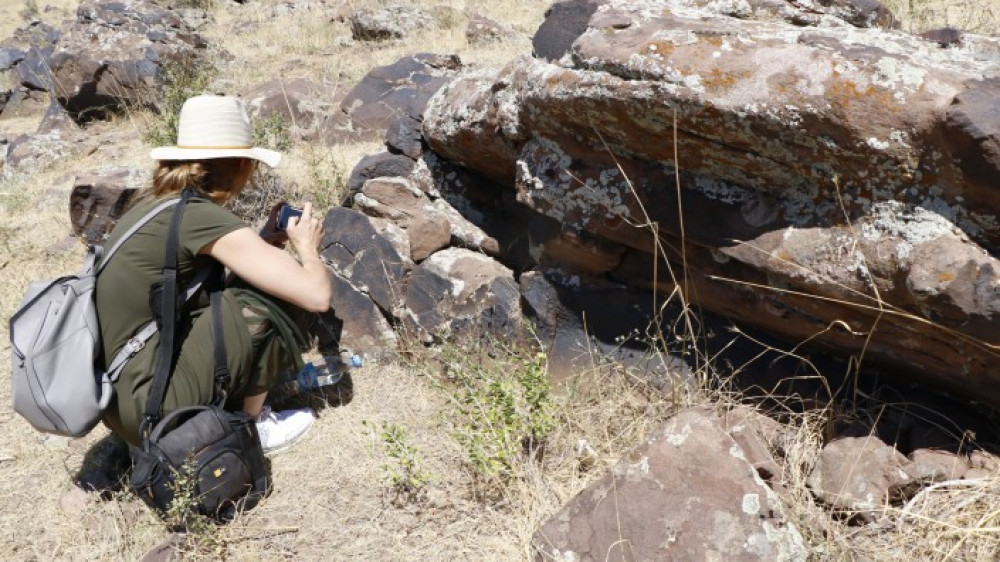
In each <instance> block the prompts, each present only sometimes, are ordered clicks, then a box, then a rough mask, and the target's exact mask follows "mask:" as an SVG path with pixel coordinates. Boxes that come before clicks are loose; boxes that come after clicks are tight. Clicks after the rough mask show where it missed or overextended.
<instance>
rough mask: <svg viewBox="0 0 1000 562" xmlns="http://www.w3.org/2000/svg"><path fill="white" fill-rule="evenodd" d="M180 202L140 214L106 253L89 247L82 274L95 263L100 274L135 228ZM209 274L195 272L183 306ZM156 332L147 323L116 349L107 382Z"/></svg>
mask: <svg viewBox="0 0 1000 562" xmlns="http://www.w3.org/2000/svg"><path fill="white" fill-rule="evenodd" d="M180 202H181V198H176V199H170V200H167V201H164V202H162V203H160V204H159V205H157V206H156V207H154V208H153V209H152V210H151V211H149V212H148V213H146V214H145V215H143V216H142V218H140V219H139V220H138V221H136V222H135V224H133V225H132V226H131V227H130V228H129V229H128V230H127V231H126V232H125V234H123V235H122V236H121V238H119V239H118V241H117V242H115V245H114V246H112V247H111V249H110V250H108V251H107V252H106V253H105V252H104V251H103V248H102V246H101V245H100V244H94V245H92V246H90V251H89V252H88V253H87V261H86V264H85V266H84V267H85V268H86V269H85V271H92V270H93V269H92V268H93V265H94V264H95V263H99V264H100V265H99V266H98V267H97V271H95V272H94V274H95V275H96V274H97V273H100V271H101V270H103V269H104V266H106V265H108V262H110V261H111V258H112V256H114V254H115V252H117V251H118V249H119V248H121V246H122V244H124V243H125V241H127V240H128V239H129V238H131V237H132V235H133V234H135V233H136V232H138V231H139V229H141V228H142V227H143V226H145V225H146V223H148V222H149V221H151V220H153V218H154V217H156V216H157V215H159V214H160V213H161V212H163V211H164V210H166V209H169V208H170V207H173V206H174V205H177V204H178V203H180ZM174 259H175V260H176V254H175V255H174ZM212 271H213V268H210V267H209V268H205V269H203V270H201V271H199V272H198V273H197V274H196V275H195V276H194V279H192V280H191V283H190V284H189V285H188V287H187V289H185V291H184V300H183V302H184V303H187V302H188V301H190V300H191V299H192V298H193V297H194V295H195V294H196V293H197V292H198V291H199V290H201V287H202V285H204V284H205V281H207V280H208V276H209V275H211V273H212ZM157 331H158V327H157V325H156V322H155V321H152V320H151V321H150V322H149V323H148V324H146V325H145V326H143V327H142V328H141V329H140V330H139V331H138V332H136V334H135V335H134V336H132V337H131V338H129V340H128V341H127V342H125V345H123V346H122V348H121V349H119V350H118V353H116V354H115V357H114V359H112V360H111V363H109V364H108V368H107V371H106V373H107V376H108V379H109V380H110V381H111V382H115V381H117V380H118V376H119V375H120V374H121V371H122V369H124V368H125V365H126V364H127V363H128V362H129V361H130V360H131V359H132V358H133V357H135V355H136V354H137V353H139V352H140V351H142V349H143V348H144V347H145V346H146V342H148V341H149V338H151V337H153V334H155V333H156V332H157Z"/></svg>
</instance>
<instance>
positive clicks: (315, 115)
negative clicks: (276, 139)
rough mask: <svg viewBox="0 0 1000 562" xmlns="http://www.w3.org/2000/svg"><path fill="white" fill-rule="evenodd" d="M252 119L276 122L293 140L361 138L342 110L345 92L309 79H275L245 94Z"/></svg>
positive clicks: (319, 140) (317, 140)
mask: <svg viewBox="0 0 1000 562" xmlns="http://www.w3.org/2000/svg"><path fill="white" fill-rule="evenodd" d="M242 97H243V99H244V100H245V102H246V104H247V110H248V113H250V116H251V118H252V119H255V120H263V121H264V122H272V123H275V125H276V126H280V128H281V129H282V130H283V131H286V132H287V133H288V134H289V136H290V137H291V138H292V139H297V140H304V141H309V142H323V143H326V144H333V143H334V142H343V141H346V140H348V139H354V140H358V139H360V138H363V135H358V134H357V133H355V132H354V131H352V130H351V127H350V119H348V117H347V115H345V114H344V112H343V111H341V110H340V101H341V98H343V92H339V91H338V88H337V87H336V86H328V85H324V84H320V83H317V82H315V81H313V80H310V79H307V78H297V79H294V80H283V79H280V78H279V79H274V80H269V81H267V82H264V83H262V84H258V85H256V86H254V87H253V88H251V89H249V90H248V91H247V92H245V93H244V94H243V96H242Z"/></svg>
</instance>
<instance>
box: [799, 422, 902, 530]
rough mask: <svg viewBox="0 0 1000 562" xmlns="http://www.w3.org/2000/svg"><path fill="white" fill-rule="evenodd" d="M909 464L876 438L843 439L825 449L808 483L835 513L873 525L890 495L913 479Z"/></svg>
mask: <svg viewBox="0 0 1000 562" xmlns="http://www.w3.org/2000/svg"><path fill="white" fill-rule="evenodd" d="M908 464H909V461H908V460H907V458H906V457H905V456H903V454H902V453H900V452H899V451H897V450H896V449H894V448H893V447H890V446H889V445H886V444H885V443H883V442H882V441H881V440H880V439H879V438H878V437H876V436H874V435H866V436H862V437H842V438H837V439H834V440H833V441H830V442H829V443H827V444H826V446H824V447H823V450H822V451H821V452H820V456H819V459H818V460H817V461H816V465H815V466H814V467H813V470H812V472H811V473H810V474H809V478H808V480H807V483H808V485H809V488H811V489H812V491H813V494H815V495H816V497H818V498H819V499H820V500H822V501H823V502H824V503H826V504H828V505H830V506H831V507H832V508H833V509H836V510H840V511H844V512H847V513H848V514H850V515H852V516H858V517H860V518H862V519H863V520H865V521H873V520H874V519H875V518H876V516H877V513H878V510H880V509H881V508H882V507H883V506H885V505H886V504H887V503H888V502H889V495H890V491H892V490H895V489H898V488H901V487H904V486H905V485H907V484H908V483H909V482H910V481H911V480H912V476H911V475H910V474H909V473H908V472H906V471H905V470H904V467H906V466H907V465H908Z"/></svg>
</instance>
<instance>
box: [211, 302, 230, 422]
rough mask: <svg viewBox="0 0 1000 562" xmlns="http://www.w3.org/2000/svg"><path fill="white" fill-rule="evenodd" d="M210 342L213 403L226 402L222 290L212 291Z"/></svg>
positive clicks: (226, 374)
mask: <svg viewBox="0 0 1000 562" xmlns="http://www.w3.org/2000/svg"><path fill="white" fill-rule="evenodd" d="M211 300H212V342H213V343H214V344H215V405H216V406H219V407H222V406H223V405H225V403H226V381H228V380H229V361H228V359H227V357H226V340H225V335H224V334H223V333H222V291H212V295H211Z"/></svg>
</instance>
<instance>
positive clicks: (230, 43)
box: [0, 0, 1000, 560]
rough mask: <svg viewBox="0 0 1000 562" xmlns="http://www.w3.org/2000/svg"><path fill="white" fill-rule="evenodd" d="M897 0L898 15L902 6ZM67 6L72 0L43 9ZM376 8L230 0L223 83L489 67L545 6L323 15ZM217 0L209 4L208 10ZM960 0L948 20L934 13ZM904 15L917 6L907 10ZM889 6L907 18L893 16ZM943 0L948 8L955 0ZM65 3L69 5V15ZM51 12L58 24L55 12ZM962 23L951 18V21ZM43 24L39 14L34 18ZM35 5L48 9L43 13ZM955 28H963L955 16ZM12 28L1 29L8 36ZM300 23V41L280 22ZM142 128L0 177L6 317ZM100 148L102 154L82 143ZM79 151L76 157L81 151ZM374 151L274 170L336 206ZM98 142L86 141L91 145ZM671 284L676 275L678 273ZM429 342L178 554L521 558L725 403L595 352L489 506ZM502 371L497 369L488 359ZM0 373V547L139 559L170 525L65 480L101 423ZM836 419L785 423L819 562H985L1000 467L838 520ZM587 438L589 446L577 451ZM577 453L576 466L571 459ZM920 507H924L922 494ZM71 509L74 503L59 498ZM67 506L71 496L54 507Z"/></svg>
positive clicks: (337, 82) (992, 16) (12, 124)
mask: <svg viewBox="0 0 1000 562" xmlns="http://www.w3.org/2000/svg"><path fill="white" fill-rule="evenodd" d="M895 1H896V2H897V3H900V5H899V6H896V12H897V13H899V14H901V15H903V16H904V17H906V18H907V24H906V26H907V28H908V29H922V28H925V27H931V26H934V25H942V24H951V25H959V26H962V27H970V28H973V29H976V30H979V31H993V32H996V31H997V29H998V28H997V14H996V8H995V6H994V5H993V2H992V1H991V0H979V2H980V4H977V5H975V6H977V7H975V8H974V9H973V8H970V7H969V6H973V4H972V2H973V1H974V0H964V1H962V2H957V3H956V2H949V3H943V2H942V3H940V4H933V3H925V2H916V1H909V0H895ZM904 1H905V2H907V3H906V4H905V6H903V5H902V4H901V3H902V2H904ZM48 3H49V4H53V3H55V4H56V5H58V6H60V7H62V8H63V9H70V8H71V7H72V6H73V5H74V4H75V2H73V1H71V0H65V1H62V0H61V1H59V2H52V1H51V0H49V1H48ZM385 3H387V2H380V1H371V2H362V1H360V0H355V1H348V0H345V1H344V2H341V3H340V4H337V3H336V2H332V1H331V2H327V3H326V8H320V7H316V8H312V9H308V10H304V11H301V12H291V13H283V12H280V11H275V8H273V6H275V5H277V4H278V3H269V2H263V1H257V2H249V3H248V4H247V5H245V6H243V7H242V8H241V7H237V6H235V5H231V4H228V3H227V4H226V8H225V9H220V8H217V9H216V10H215V11H214V14H215V23H214V24H213V25H212V26H210V27H209V28H208V29H207V30H206V31H205V32H206V34H207V35H208V36H209V37H210V38H212V40H213V41H214V42H217V43H221V44H222V45H224V47H225V48H226V50H227V51H229V52H230V53H231V54H232V55H233V62H232V63H230V64H228V65H227V66H224V67H223V68H222V69H221V74H220V76H219V79H218V81H217V85H218V86H219V87H220V88H222V89H223V90H225V91H227V92H239V91H243V90H244V89H245V88H247V87H250V86H252V85H255V84H257V83H259V82H262V81H264V80H267V79H270V78H273V77H279V76H280V77H283V78H286V79H291V78H295V77H299V76H305V77H309V78H312V79H314V80H316V81H318V82H321V83H325V84H327V85H329V86H330V87H331V88H332V89H341V90H346V88H348V87H350V86H351V85H353V84H354V83H356V82H357V81H358V80H359V79H360V78H361V77H362V76H363V75H364V74H365V73H366V72H367V71H368V70H369V69H370V68H372V67H373V66H377V65H382V64H387V63H390V62H392V61H394V60H396V59H397V58H399V57H400V56H403V55H408V54H412V53H414V52H416V51H421V50H430V49H428V48H423V47H422V48H419V49H418V48H415V46H417V45H419V46H427V45H429V46H432V49H433V50H434V51H435V52H439V53H452V52H456V53H459V54H460V55H461V58H462V59H463V61H465V62H466V63H471V64H486V65H492V66H498V65H500V64H502V63H504V62H506V61H507V60H509V59H510V58H511V57H512V56H513V55H514V54H516V53H526V52H530V39H529V38H530V31H531V30H533V29H534V28H535V27H536V26H537V24H538V22H539V21H540V20H541V14H542V13H543V12H544V10H545V8H546V6H547V3H546V2H542V1H538V0H527V1H516V0H498V1H495V2H486V1H458V0H450V1H448V0H446V1H445V2H442V3H439V5H443V6H445V7H446V8H448V9H449V10H451V11H450V12H443V13H444V14H445V15H442V16H439V17H438V20H437V21H438V25H437V26H436V27H435V28H433V29H428V30H425V31H424V32H422V33H421V34H418V36H417V37H415V38H413V39H411V40H407V41H404V42H389V43H385V44H380V45H377V46H374V47H372V48H368V47H365V48H358V46H356V45H355V46H346V45H341V43H340V42H339V40H338V38H339V37H342V36H349V34H350V32H349V29H348V27H347V24H346V23H344V22H343V21H330V18H331V17H332V16H333V15H335V12H337V11H338V10H339V11H341V12H342V13H344V14H346V13H349V11H350V9H353V8H359V7H364V6H373V5H379V4H385ZM220 4H221V3H220ZM959 4H962V5H964V6H966V8H965V11H964V12H962V13H961V14H960V13H958V12H948V11H942V10H941V7H942V6H949V7H953V6H956V5H959ZM24 5H25V4H24V2H21V1H13V2H12V1H4V0H0V22H3V24H2V26H4V27H0V34H3V35H6V34H9V32H10V31H11V30H13V28H14V26H16V25H19V22H20V20H18V19H17V18H13V17H9V15H10V14H16V13H18V12H19V11H20V10H23V9H24ZM911 6H912V8H911ZM901 7H903V8H905V9H900V8H901ZM950 9H953V8H950ZM70 12H71V10H70ZM70 12H58V11H56V12H49V16H51V18H52V20H53V21H55V22H57V21H58V20H59V19H62V17H63V14H64V13H70ZM469 13H477V14H481V15H485V16H487V17H491V18H493V19H496V20H498V21H504V22H507V23H509V24H512V25H514V26H515V27H516V28H519V29H521V30H522V31H524V32H526V33H525V36H524V37H521V38H519V39H516V40H512V41H510V42H507V43H502V44H494V45H491V46H482V47H471V46H469V45H467V44H466V41H465V37H464V18H465V17H466V14H469ZM962 14H964V15H962ZM42 15H43V16H45V14H44V13H43V14H42ZM49 16H45V17H49ZM963 22H965V23H966V24H967V25H963ZM8 27H9V28H10V29H7V28H8ZM290 29H294V30H295V33H289V32H288V30H290ZM37 118H38V116H37V115H35V116H27V117H18V118H17V119H15V120H11V119H4V120H0V133H3V134H4V135H6V136H8V137H10V136H12V135H13V134H17V133H21V132H25V131H30V130H32V129H33V126H34V124H35V123H36V122H37ZM154 119H155V116H150V115H148V114H144V113H138V112H137V113H134V114H131V115H128V116H126V117H124V118H121V119H119V120H117V121H115V122H111V123H98V124H94V125H91V126H90V128H89V129H88V134H89V135H90V136H91V137H93V138H94V139H96V140H97V142H95V143H90V144H88V145H87V147H84V146H81V147H79V150H77V151H75V152H74V155H73V156H70V157H68V158H66V159H64V160H62V161H60V162H58V163H56V164H54V165H51V166H48V167H46V168H43V169H41V170H39V171H37V172H35V173H32V174H24V175H19V176H15V177H12V178H9V179H7V180H5V181H4V182H3V183H2V184H0V216H3V217H4V221H3V225H0V272H2V273H0V276H2V278H3V281H4V283H3V286H2V287H0V316H2V317H3V318H7V317H9V316H10V314H11V312H13V310H14V309H15V308H16V306H17V304H18V302H19V301H20V298H21V295H22V294H23V292H24V290H25V288H26V287H27V285H28V284H29V283H30V282H31V281H33V280H36V279H40V278H43V277H49V276H52V275H55V274H58V273H60V272H67V271H72V270H75V269H76V268H77V267H78V266H79V263H80V259H81V258H82V255H83V247H82V246H81V245H79V244H78V243H76V242H74V241H71V240H70V239H69V236H70V225H69V221H68V217H67V213H66V205H67V201H68V196H69V189H70V186H71V181H72V177H73V175H75V174H77V173H83V172H87V171H90V170H91V169H93V168H95V167H97V166H98V163H113V164H115V165H137V166H147V165H148V163H147V160H146V150H147V148H148V147H145V146H144V145H143V143H142V141H141V139H142V137H143V133H144V132H145V130H146V129H147V128H148V127H149V123H150V122H151V121H152V120H154ZM95 146H96V147H95ZM88 147H89V148H88ZM380 149H381V143H358V144H352V145H343V146H337V147H334V148H333V149H324V148H318V147H315V146H307V145H302V144H295V145H293V146H292V148H291V149H290V150H289V151H288V156H287V159H286V162H285V163H284V164H283V166H282V167H281V168H279V170H278V171H277V172H276V174H277V177H278V179H279V181H280V182H281V184H282V185H283V186H285V187H286V188H287V189H288V190H290V192H293V193H295V194H299V195H301V196H303V197H306V198H310V199H313V200H314V201H316V202H317V205H318V206H319V207H320V208H327V207H329V206H332V205H334V204H336V202H337V201H338V200H339V197H338V195H339V190H340V188H341V187H342V185H343V181H344V179H345V178H346V175H347V174H348V173H349V171H350V169H351V168H352V167H353V164H354V162H356V161H357V159H358V158H360V156H362V155H364V154H367V153H371V152H375V151H377V150H380ZM91 150H93V152H91ZM681 283H683V281H682V280H681ZM9 353H10V347H9V339H8V337H7V325H6V322H4V323H3V325H2V327H0V354H2V355H4V356H9ZM439 365H440V361H439V359H438V358H437V357H436V356H435V352H434V351H433V350H423V351H422V352H421V353H420V354H418V356H417V357H416V358H411V360H410V361H409V362H407V363H389V364H382V365H375V364H369V365H366V366H365V367H363V368H361V369H359V370H357V371H355V372H354V374H353V376H352V383H353V392H352V398H351V399H350V400H347V401H345V402H344V403H342V404H340V405H337V406H332V407H329V408H325V409H323V410H322V411H321V414H320V418H319V420H318V421H317V423H316V426H315V427H314V428H313V429H312V431H311V433H310V435H309V436H308V437H307V438H306V440H305V441H304V442H303V443H301V444H300V445H298V446H297V447H295V448H293V449H291V450H290V451H289V452H287V453H285V454H283V455H281V456H278V457H275V458H274V459H273V462H272V469H273V473H274V478H275V486H276V489H275V491H274V493H273V494H272V495H271V497H270V498H268V499H267V500H266V501H265V502H263V503H262V504H261V505H260V506H259V507H258V508H256V509H255V510H253V511H252V512H250V513H248V514H246V515H245V516H244V517H242V518H240V519H239V520H237V521H236V522H235V523H234V524H232V525H229V526H226V527H222V528H219V529H217V530H215V531H211V532H209V533H207V534H205V535H201V536H194V537H189V538H188V540H187V542H186V543H184V544H183V545H182V548H183V551H184V553H185V557H186V558H188V559H218V558H219V557H220V555H225V556H226V558H227V559H231V560H260V559H295V560H331V559H332V560H348V559H365V560H456V559H457V560H526V559H529V558H530V557H531V552H530V546H529V543H530V537H531V534H532V533H533V532H534V530H535V528H536V527H537V526H538V524H539V523H540V522H541V521H543V520H544V519H545V518H546V517H548V516H549V515H551V514H552V513H553V512H554V511H555V510H556V509H558V507H559V506H561V505H562V504H563V503H564V502H565V501H567V500H568V499H569V498H571V497H573V495H575V494H576V493H577V492H579V491H580V490H582V489H583V488H584V487H585V486H586V485H587V484H588V483H589V482H591V481H592V480H593V479H595V478H597V477H598V476H600V475H601V474H602V472H603V471H604V470H606V469H607V468H608V467H609V466H611V464H612V463H613V462H614V461H615V460H616V459H617V458H618V457H619V456H620V455H621V454H622V452H624V451H626V450H628V449H629V448H630V447H632V446H634V445H635V444H637V443H638V442H640V441H641V440H642V439H643V438H644V437H645V436H646V435H647V434H648V432H649V431H650V430H651V429H652V428H653V427H655V425H657V424H658V423H660V422H661V421H663V420H664V419H666V418H668V417H669V416H670V415H672V414H673V413H674V412H676V411H677V410H678V409H679V408H682V407H685V406H688V405H694V404H711V405H713V406H714V407H716V408H720V409H721V408H725V407H727V406H728V405H731V404H734V403H736V402H738V401H739V398H738V396H736V395H733V394H729V393H727V392H724V391H722V390H720V388H724V387H725V385H709V384H707V381H710V380H711V378H712V377H711V373H709V372H708V371H702V373H701V375H702V377H701V380H702V381H705V382H706V384H705V386H700V387H699V386H693V387H679V388H678V389H676V390H674V391H673V392H672V393H671V394H670V395H662V394H659V393H658V392H657V391H655V390H653V389H651V388H649V387H648V386H646V385H645V384H643V383H642V382H641V381H639V380H637V379H635V378H634V377H632V376H631V375H630V374H629V373H628V372H626V371H624V370H622V369H621V368H620V367H616V366H612V365H608V364H604V363H602V362H601V360H600V358H594V362H593V366H592V368H591V369H589V370H585V371H582V372H580V373H579V375H578V376H577V377H576V378H575V379H572V380H569V381H566V382H565V383H564V384H563V385H562V386H561V387H560V388H559V389H558V390H557V391H556V393H555V400H556V404H557V408H558V410H557V411H558V420H559V423H558V424H557V426H556V428H555V430H554V431H553V432H552V434H551V435H550V437H549V440H548V442H547V446H546V449H545V452H546V454H545V456H544V457H543V458H542V459H540V460H536V461H533V462H527V463H525V464H524V466H523V470H522V471H521V472H520V473H519V474H518V476H517V477H516V478H513V479H511V480H509V481H507V482H506V483H505V484H504V486H503V487H502V488H501V489H500V494H499V495H498V496H494V497H493V498H492V499H490V500H489V501H484V500H483V499H482V497H481V495H479V494H477V482H476V479H475V478H474V477H473V476H472V474H471V473H470V469H469V465H468V462H467V461H466V460H465V459H464V457H463V452H462V450H461V448H460V446H459V445H458V444H457V443H456V441H455V440H454V439H453V437H452V423H453V418H452V416H453V415H454V413H453V410H452V408H451V406H450V405H449V401H448V397H447V395H446V394H444V393H442V391H441V388H440V386H439V385H437V384H436V378H435V377H434V376H433V375H434V373H435V369H436V368H437V367H438V366H439ZM496 368H497V369H498V370H503V369H504V365H503V364H502V363H501V364H499V365H497V366H496ZM6 376H8V375H0V427H2V428H3V430H4V431H3V432H2V433H0V468H3V470H4V478H3V479H2V480H0V528H2V529H3V530H2V531H0V552H5V553H6V554H7V555H8V558H10V559H14V560H80V559H88V560H136V559H138V558H140V557H141V556H143V555H144V554H145V553H146V552H148V551H149V550H150V549H151V548H153V547H154V546H155V545H156V544H158V543H160V542H161V541H162V540H164V539H165V538H167V536H168V533H167V531H166V529H165V528H164V526H163V525H162V524H161V523H160V522H159V521H158V520H157V519H156V518H155V517H154V516H152V514H151V513H150V512H149V511H148V510H147V509H146V508H145V507H143V506H142V505H141V504H139V503H138V502H137V501H136V500H135V499H134V498H131V497H129V496H128V495H127V494H122V495H120V496H118V497H116V498H115V499H113V500H112V501H99V500H97V499H96V498H93V497H91V498H86V497H82V498H81V497H80V496H78V495H76V494H75V493H74V490H75V488H74V486H73V484H72V479H73V477H74V475H75V474H76V472H77V471H78V469H79V468H80V466H81V465H82V463H83V462H84V457H85V455H86V454H87V453H88V451H90V450H91V449H92V448H93V447H94V446H95V445H96V444H97V443H99V442H100V440H101V439H102V438H103V437H104V436H105V435H106V432H105V431H104V430H102V429H99V430H96V431H95V432H94V433H93V434H91V435H89V436H87V437H85V438H83V439H78V440H69V439H62V438H55V437H49V436H44V435H41V434H38V433H37V432H35V431H33V430H32V429H31V428H30V427H29V426H28V425H27V424H26V423H25V422H24V421H23V420H22V419H21V418H20V417H18V416H16V415H15V414H14V412H13V411H12V409H11V406H10V384H9V380H8V379H7V378H5V377H6ZM834 417H835V415H834V412H833V411H832V410H826V409H822V410H818V411H812V412H809V413H806V414H796V415H794V416H792V417H791V422H790V424H789V435H790V437H788V438H786V440H785V441H784V442H783V443H782V445H781V448H782V449H783V451H784V455H783V457H782V458H781V459H780V460H781V463H782V468H783V474H782V481H783V482H784V484H785V491H784V492H783V498H784V500H785V502H786V505H787V510H788V514H789V517H790V518H791V520H792V521H793V522H794V523H795V524H796V525H797V526H798V527H799V529H800V531H801V532H802V533H803V535H804V536H805V537H806V539H807V541H808V544H809V547H810V550H811V558H812V559H815V560H860V559H872V560H902V559H919V560H996V559H997V555H998V552H1000V549H998V544H997V538H996V537H998V536H1000V529H998V527H1000V523H998V522H997V521H996V519H997V517H1000V505H998V503H1000V500H998V499H997V498H1000V476H997V475H995V476H994V477H992V478H990V479H988V480H986V481H983V482H981V483H979V484H977V485H974V486H972V487H954V488H951V487H947V488H941V489H936V490H933V491H931V492H928V493H927V494H926V495H925V496H924V497H923V499H920V500H919V501H917V502H914V503H913V505H912V506H910V508H909V509H906V510H904V509H902V508H900V507H898V506H897V507H886V509H885V510H884V513H883V514H882V517H881V518H880V519H879V520H878V523H877V524H874V525H869V526H865V527H851V526H849V525H848V524H846V523H844V522H840V521H836V520H834V519H832V518H831V517H830V513H829V512H828V511H827V510H826V509H824V508H823V507H822V506H820V505H818V504H817V503H816V502H815V500H814V499H813V497H812V493H811V491H810V490H809V489H808V487H807V486H806V484H805V480H806V477H807V475H808V474H809V471H810V470H811V468H812V466H813V465H814V464H815V462H816V458H817V456H818V454H819V450H820V447H821V446H822V444H823V442H824V438H825V436H827V435H828V433H829V429H830V424H831V423H832V422H833V421H834ZM381 422H388V423H392V424H397V425H399V426H400V427H403V428H405V429H406V431H407V433H408V435H409V439H410V443H411V445H412V446H413V447H414V448H415V450H417V451H419V453H420V456H421V459H422V461H423V466H424V468H425V469H426V471H427V473H428V474H429V482H428V484H427V486H426V490H425V494H424V495H423V496H422V497H421V498H419V499H415V500H413V501H404V502H399V501H394V497H393V493H392V485H391V480H390V475H389V474H388V473H387V471H386V470H385V469H384V467H383V465H385V464H386V463H387V462H389V461H391V459H387V457H386V453H385V451H384V449H383V448H382V447H381V446H380V437H379V435H378V434H377V432H373V431H372V429H371V427H372V426H373V424H376V425H377V424H379V423H381ZM581 440H585V441H586V442H587V443H588V444H590V445H591V446H592V447H593V448H594V449H595V450H596V455H595V456H594V457H586V458H585V459H581V457H579V456H578V454H577V446H578V443H579V442H580V441H581ZM581 461H584V462H581ZM924 500H926V501H924ZM75 501H81V502H82V503H80V504H79V505H73V504H72V502H75ZM61 502H65V503H66V505H60V504H61Z"/></svg>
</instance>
